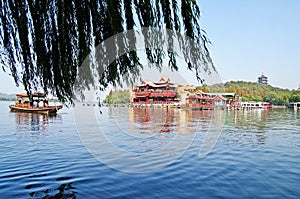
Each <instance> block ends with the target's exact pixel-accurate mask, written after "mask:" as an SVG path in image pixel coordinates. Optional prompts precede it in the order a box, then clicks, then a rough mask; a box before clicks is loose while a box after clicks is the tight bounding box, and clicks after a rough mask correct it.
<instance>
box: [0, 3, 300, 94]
mask: <svg viewBox="0 0 300 199" xmlns="http://www.w3.org/2000/svg"><path fill="white" fill-rule="evenodd" d="M198 2H199V5H200V8H201V11H202V17H201V23H202V27H203V29H204V30H205V31H206V32H207V34H208V37H209V39H210V40H211V42H212V45H211V46H210V51H211V54H212V57H213V60H214V63H215V65H216V67H217V70H218V72H219V74H220V76H221V78H222V80H223V82H226V81H230V80H244V81H252V82H256V81H257V78H258V76H259V75H261V73H262V72H263V73H264V74H265V75H266V76H268V77H269V84H271V85H272V86H277V87H281V88H289V89H297V88H298V86H299V84H300V56H299V52H300V25H299V21H300V12H299V10H300V1H299V0H198ZM0 81H1V84H0V92H5V93H15V92H21V91H23V88H22V87H21V88H17V87H16V86H15V84H14V82H13V80H12V78H11V77H10V76H8V75H7V74H5V73H4V72H3V71H2V70H0Z"/></svg>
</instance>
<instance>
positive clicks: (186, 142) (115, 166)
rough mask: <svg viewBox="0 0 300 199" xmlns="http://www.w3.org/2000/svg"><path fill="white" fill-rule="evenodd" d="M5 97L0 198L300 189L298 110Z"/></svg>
mask: <svg viewBox="0 0 300 199" xmlns="http://www.w3.org/2000/svg"><path fill="white" fill-rule="evenodd" d="M10 103H11V102H0V117H1V120H0V127H1V131H0V154H1V160H0V196H1V198H299V197H300V189H299V184H300V164H299V162H300V112H296V111H290V110H284V109H274V110H270V111H265V110H252V111H188V110H179V109H166V108H128V107H114V108H108V107H102V109H101V112H102V114H100V110H99V109H98V107H91V106H90V107H88V106H81V105H80V106H76V108H70V109H67V108H63V109H62V110H60V112H59V114H58V115H56V116H52V117H48V116H45V115H36V114H25V113H11V112H9V109H8V105H9V104H10Z"/></svg>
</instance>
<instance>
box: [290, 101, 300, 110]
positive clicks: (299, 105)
mask: <svg viewBox="0 0 300 199" xmlns="http://www.w3.org/2000/svg"><path fill="white" fill-rule="evenodd" d="M289 108H290V109H294V110H300V102H291V103H290V104H289Z"/></svg>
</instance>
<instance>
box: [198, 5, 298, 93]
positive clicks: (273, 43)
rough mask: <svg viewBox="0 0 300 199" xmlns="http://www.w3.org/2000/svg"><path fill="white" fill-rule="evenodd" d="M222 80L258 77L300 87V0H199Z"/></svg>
mask: <svg viewBox="0 0 300 199" xmlns="http://www.w3.org/2000/svg"><path fill="white" fill-rule="evenodd" d="M199 4H200V7H201V10H202V18H201V22H202V26H203V29H205V30H206V32H207V34H208V37H209V38H210V40H211V42H212V46H211V47H210V50H211V54H212V57H213V60H214V62H215V64H216V67H217V69H218V71H219V74H220V75H221V77H222V80H223V82H224V81H229V80H245V81H257V77H258V76H259V75H260V74H261V73H262V72H263V73H264V74H265V75H266V76H268V77H269V84H271V85H273V86H278V87H282V88H289V89H297V88H298V86H299V84H300V67H299V66H300V56H299V52H300V38H299V37H300V25H299V20H300V12H299V10H300V1H299V0H199Z"/></svg>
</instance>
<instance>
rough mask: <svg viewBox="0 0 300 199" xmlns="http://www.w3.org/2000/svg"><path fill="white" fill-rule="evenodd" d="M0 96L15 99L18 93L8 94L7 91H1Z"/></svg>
mask: <svg viewBox="0 0 300 199" xmlns="http://www.w3.org/2000/svg"><path fill="white" fill-rule="evenodd" d="M0 98H5V99H12V98H13V99H14V98H16V95H14V94H6V93H1V92H0Z"/></svg>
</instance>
